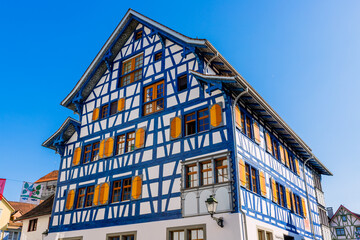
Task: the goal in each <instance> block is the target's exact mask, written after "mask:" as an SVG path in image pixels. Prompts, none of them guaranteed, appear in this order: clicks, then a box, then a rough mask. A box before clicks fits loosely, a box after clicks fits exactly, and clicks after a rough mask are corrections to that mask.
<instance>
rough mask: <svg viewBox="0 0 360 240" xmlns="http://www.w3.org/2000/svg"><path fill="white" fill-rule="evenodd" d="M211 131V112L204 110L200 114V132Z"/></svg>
mask: <svg viewBox="0 0 360 240" xmlns="http://www.w3.org/2000/svg"><path fill="white" fill-rule="evenodd" d="M209 129H210V121H209V110H208V109H207V108H206V109H203V110H200V111H199V112H198V132H202V131H206V130H209Z"/></svg>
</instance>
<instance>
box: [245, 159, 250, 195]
mask: <svg viewBox="0 0 360 240" xmlns="http://www.w3.org/2000/svg"><path fill="white" fill-rule="evenodd" d="M245 174H246V188H247V189H248V190H251V187H250V186H251V185H250V182H251V180H250V166H249V165H248V164H245Z"/></svg>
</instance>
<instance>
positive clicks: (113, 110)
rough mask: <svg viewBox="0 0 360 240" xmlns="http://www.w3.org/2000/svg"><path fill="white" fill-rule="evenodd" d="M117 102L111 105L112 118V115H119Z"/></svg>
mask: <svg viewBox="0 0 360 240" xmlns="http://www.w3.org/2000/svg"><path fill="white" fill-rule="evenodd" d="M117 103H118V102H117V101H115V102H112V103H111V104H110V116H112V115H114V114H116V113H117Z"/></svg>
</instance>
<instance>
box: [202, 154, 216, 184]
mask: <svg viewBox="0 0 360 240" xmlns="http://www.w3.org/2000/svg"><path fill="white" fill-rule="evenodd" d="M208 164H210V168H206V169H204V167H203V166H204V165H208ZM199 172H200V182H201V186H207V185H211V184H213V183H214V173H213V172H214V169H213V163H212V161H211V160H208V161H202V162H200V171H199ZM205 173H206V174H205ZM205 175H206V176H207V177H206V178H205V177H204V176H205ZM209 175H210V176H209ZM204 179H207V184H204ZM209 181H210V183H209Z"/></svg>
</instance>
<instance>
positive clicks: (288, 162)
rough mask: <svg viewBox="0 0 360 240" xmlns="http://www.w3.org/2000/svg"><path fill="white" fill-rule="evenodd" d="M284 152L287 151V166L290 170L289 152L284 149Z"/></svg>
mask: <svg viewBox="0 0 360 240" xmlns="http://www.w3.org/2000/svg"><path fill="white" fill-rule="evenodd" d="M284 151H285V160H286V166H288V168H290V161H289V152H288V151H287V150H286V149H284Z"/></svg>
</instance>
